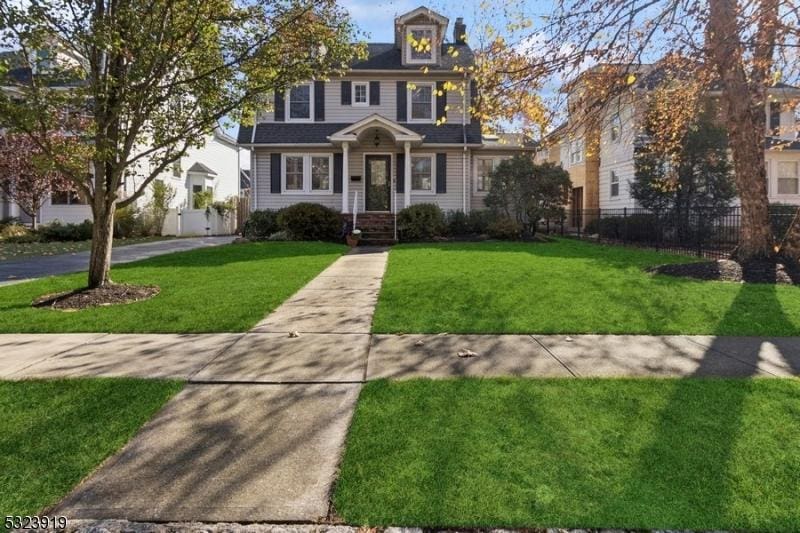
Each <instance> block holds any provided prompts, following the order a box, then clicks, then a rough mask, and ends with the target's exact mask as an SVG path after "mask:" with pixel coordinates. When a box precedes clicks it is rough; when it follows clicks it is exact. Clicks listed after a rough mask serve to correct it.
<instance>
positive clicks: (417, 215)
mask: <svg viewBox="0 0 800 533" xmlns="http://www.w3.org/2000/svg"><path fill="white" fill-rule="evenodd" d="M446 229H447V226H446V225H445V219H444V213H443V212H442V210H441V208H440V207H439V206H438V205H436V204H416V205H412V206H409V207H406V208H405V209H403V210H401V211H400V212H399V213H398V214H397V231H398V233H399V234H400V240H401V241H406V242H408V241H430V240H432V239H434V238H436V237H442V236H444V234H445V231H446Z"/></svg>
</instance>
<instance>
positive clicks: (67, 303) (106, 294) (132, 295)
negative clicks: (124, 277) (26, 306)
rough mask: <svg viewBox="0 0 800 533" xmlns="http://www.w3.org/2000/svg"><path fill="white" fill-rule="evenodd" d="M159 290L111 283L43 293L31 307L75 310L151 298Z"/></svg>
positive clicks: (147, 286)
mask: <svg viewBox="0 0 800 533" xmlns="http://www.w3.org/2000/svg"><path fill="white" fill-rule="evenodd" d="M160 291H161V289H160V288H158V287H156V286H155V285H127V284H124V283H112V284H110V285H106V286H105V287H100V288H98V289H79V290H77V291H69V292H61V293H58V294H45V295H44V296H42V297H41V298H38V299H37V300H35V301H34V302H33V304H32V305H33V307H49V308H51V309H60V310H62V311H77V310H80V309H87V308H89V307H100V306H106V305H117V304H129V303H133V302H139V301H141V300H147V299H148V298H152V297H153V296H155V295H156V294H158V293H159V292H160Z"/></svg>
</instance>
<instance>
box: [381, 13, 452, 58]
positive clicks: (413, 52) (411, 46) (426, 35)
mask: <svg viewBox="0 0 800 533" xmlns="http://www.w3.org/2000/svg"><path fill="white" fill-rule="evenodd" d="M449 23H450V21H449V19H448V18H447V17H445V16H443V15H440V14H439V13H437V12H435V11H433V10H432V9H429V8H427V7H424V6H420V7H418V8H416V9H414V10H412V11H409V12H408V13H406V14H404V15H400V16H398V17H397V18H396V19H395V20H394V31H395V46H397V47H398V48H399V49H400V51H401V56H402V62H403V66H413V65H438V64H439V63H440V62H441V59H442V58H441V54H442V43H443V42H444V38H445V35H446V33H447V26H448V24H449Z"/></svg>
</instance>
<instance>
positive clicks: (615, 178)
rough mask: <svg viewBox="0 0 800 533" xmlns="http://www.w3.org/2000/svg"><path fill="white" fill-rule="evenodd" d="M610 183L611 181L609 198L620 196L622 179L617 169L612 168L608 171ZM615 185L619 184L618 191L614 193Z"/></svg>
mask: <svg viewBox="0 0 800 533" xmlns="http://www.w3.org/2000/svg"><path fill="white" fill-rule="evenodd" d="M608 183H609V186H608V197H609V198H619V194H620V192H621V191H620V189H621V187H620V185H621V182H620V179H619V174H617V171H616V170H613V169H612V170H609V171H608ZM614 185H616V186H617V192H616V193H614Z"/></svg>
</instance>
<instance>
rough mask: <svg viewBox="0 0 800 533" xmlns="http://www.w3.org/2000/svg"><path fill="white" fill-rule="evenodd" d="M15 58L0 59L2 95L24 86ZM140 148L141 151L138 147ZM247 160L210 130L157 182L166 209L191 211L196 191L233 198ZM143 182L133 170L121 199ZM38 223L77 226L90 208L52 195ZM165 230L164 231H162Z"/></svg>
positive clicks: (1, 205) (7, 213)
mask: <svg viewBox="0 0 800 533" xmlns="http://www.w3.org/2000/svg"><path fill="white" fill-rule="evenodd" d="M14 57H15V56H14V55H13V53H10V52H6V53H5V55H4V56H0V59H2V58H5V59H6V61H7V62H8V63H10V64H11V66H12V67H13V68H12V69H11V70H10V71H9V74H8V76H7V77H6V79H5V80H4V81H3V84H2V86H0V90H3V91H5V92H7V93H8V94H14V93H18V92H19V87H20V86H22V85H24V84H25V83H30V80H31V71H30V69H29V68H26V67H24V66H21V65H20V63H21V62H20V61H19V60H17V61H8V60H9V59H13V58H14ZM54 60H60V61H73V62H74V61H77V60H75V59H74V58H72V57H62V56H60V55H56V56H55V59H54ZM143 149H144V147H143ZM249 164H250V156H249V153H248V151H247V150H246V149H243V148H242V147H240V146H239V145H238V144H237V142H236V139H234V138H233V137H231V136H229V135H227V134H226V133H225V132H223V131H222V129H221V128H216V129H215V130H214V131H213V133H211V134H210V135H208V137H207V138H206V142H205V144H204V146H203V147H202V148H191V149H190V150H188V151H187V153H186V155H185V156H184V157H183V158H181V160H180V161H178V162H176V163H175V164H173V165H172V167H171V168H170V169H169V170H167V171H165V172H164V173H163V174H162V176H161V178H159V179H160V180H161V181H164V182H165V183H167V184H168V185H170V186H171V187H172V188H173V189H174V190H175V197H174V199H173V200H172V202H171V204H170V207H171V208H173V209H175V210H192V209H193V208H194V194H196V193H197V192H199V191H206V190H209V191H212V193H213V198H214V200H215V201H216V200H226V199H228V198H231V197H238V196H239V195H240V191H241V175H240V173H241V171H242V167H244V168H249ZM144 179H145V174H144V173H141V174H139V173H137V172H136V171H135V170H134V171H133V172H132V174H131V176H129V177H127V178H126V180H125V183H124V186H123V190H122V196H123V197H127V196H130V195H132V194H133V193H134V191H135V190H136V188H137V186H139V185H140V183H141V180H144ZM151 191H152V189H151V188H148V189H147V190H146V191H145V194H143V195H142V196H141V197H140V198H139V199H138V200H137V202H136V205H137V207H139V208H143V207H144V206H146V205H147V203H148V202H149V201H150V198H151ZM8 217H18V218H20V219H21V220H22V221H24V222H29V221H30V220H29V219H30V217H28V216H27V215H26V214H25V213H23V212H21V210H20V209H19V207H18V206H17V205H15V204H14V203H13V202H11V201H10V200H8V199H7V198H4V197H2V196H0V219H2V218H8ZM37 219H38V222H39V223H42V224H48V223H50V222H53V221H56V220H58V221H60V222H63V223H79V222H83V221H84V220H91V219H92V210H91V207H90V206H89V205H88V204H87V202H86V199H85V198H82V197H81V195H79V194H76V193H72V192H54V193H53V194H52V195H51V196H50V198H49V199H48V200H47V201H46V202H45V205H44V206H42V208H41V209H40V211H39V214H38V217H37ZM180 227H181V226H180V225H174V228H175V229H173V230H171V231H172V232H174V231H179V229H178V228H180ZM167 230H168V231H170V230H169V228H167Z"/></svg>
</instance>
